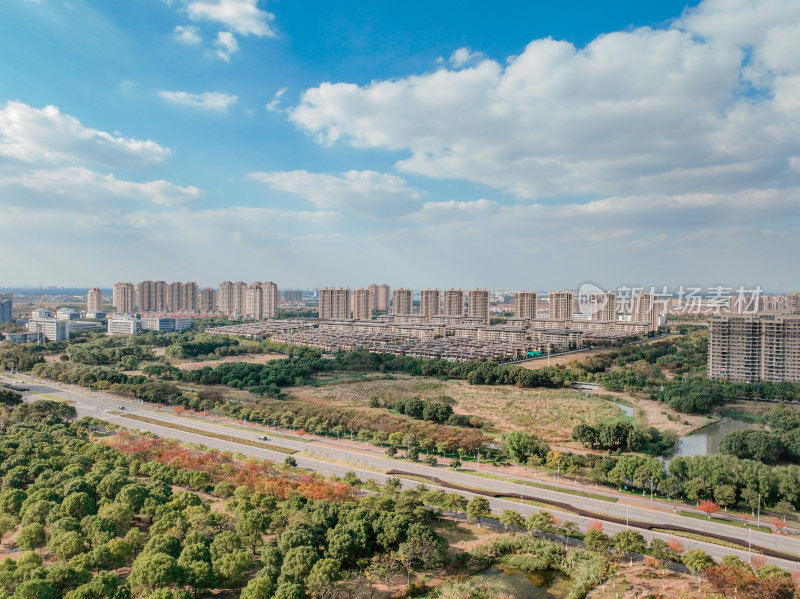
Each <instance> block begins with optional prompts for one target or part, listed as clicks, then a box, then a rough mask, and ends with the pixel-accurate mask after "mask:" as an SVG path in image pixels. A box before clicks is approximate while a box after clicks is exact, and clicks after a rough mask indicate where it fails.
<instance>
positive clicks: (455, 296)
mask: <svg viewBox="0 0 800 599" xmlns="http://www.w3.org/2000/svg"><path fill="white" fill-rule="evenodd" d="M442 314H444V315H445V316H464V291H463V290H461V289H445V291H444V293H443V295H442Z"/></svg>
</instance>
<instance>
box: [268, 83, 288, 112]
mask: <svg viewBox="0 0 800 599" xmlns="http://www.w3.org/2000/svg"><path fill="white" fill-rule="evenodd" d="M286 89H287V88H285V87H282V88H280V89H279V90H278V91H276V92H275V95H274V96H272V100H270V101H269V102H268V103H267V105H266V106H265V108H266V109H267V110H269V111H270V112H283V110H281V109H280V108H278V103H279V102H280V101H281V98H282V97H283V94H285V93H286Z"/></svg>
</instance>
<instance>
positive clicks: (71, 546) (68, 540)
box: [48, 530, 86, 561]
mask: <svg viewBox="0 0 800 599" xmlns="http://www.w3.org/2000/svg"><path fill="white" fill-rule="evenodd" d="M48 547H49V548H50V551H52V552H53V553H55V554H56V557H58V559H60V560H63V561H67V560H69V559H71V558H73V557H75V556H76V555H79V554H81V553H85V552H86V543H85V541H84V537H83V535H82V534H81V533H79V532H77V531H74V530H72V531H67V532H65V533H62V534H60V535H58V536H55V537H52V538H51V539H50V542H49V543H48Z"/></svg>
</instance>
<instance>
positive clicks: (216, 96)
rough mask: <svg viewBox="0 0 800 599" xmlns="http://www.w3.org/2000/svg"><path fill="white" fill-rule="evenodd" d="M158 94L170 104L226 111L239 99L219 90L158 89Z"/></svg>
mask: <svg viewBox="0 0 800 599" xmlns="http://www.w3.org/2000/svg"><path fill="white" fill-rule="evenodd" d="M158 95H159V96H161V97H162V98H163V99H165V100H166V101H167V102H169V103H170V104H176V105H178V106H191V107H192V108H203V109H205V110H216V111H218V112H226V111H227V110H228V108H229V107H230V106H231V105H232V104H235V103H236V102H237V101H238V99H239V98H238V96H233V95H231V94H223V93H221V92H203V93H201V94H191V93H189V92H181V91H160V92H158Z"/></svg>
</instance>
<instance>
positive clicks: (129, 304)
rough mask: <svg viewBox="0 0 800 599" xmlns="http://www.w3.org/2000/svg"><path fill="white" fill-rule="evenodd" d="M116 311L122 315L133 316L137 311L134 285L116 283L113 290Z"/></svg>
mask: <svg viewBox="0 0 800 599" xmlns="http://www.w3.org/2000/svg"><path fill="white" fill-rule="evenodd" d="M111 298H112V301H113V302H114V310H116V311H117V312H119V313H120V314H131V313H133V311H134V310H135V309H136V304H135V301H136V293H135V291H134V286H133V283H114V287H113V289H112V296H111Z"/></svg>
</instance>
